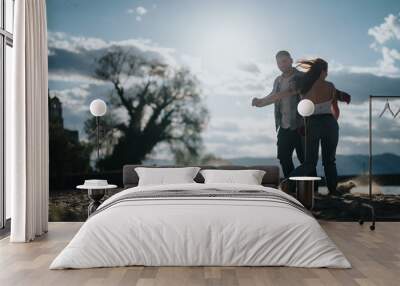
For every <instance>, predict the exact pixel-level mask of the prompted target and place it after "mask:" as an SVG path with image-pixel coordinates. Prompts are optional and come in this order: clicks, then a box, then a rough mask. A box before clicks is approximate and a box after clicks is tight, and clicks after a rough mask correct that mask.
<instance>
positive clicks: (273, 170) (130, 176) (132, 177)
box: [123, 165, 279, 188]
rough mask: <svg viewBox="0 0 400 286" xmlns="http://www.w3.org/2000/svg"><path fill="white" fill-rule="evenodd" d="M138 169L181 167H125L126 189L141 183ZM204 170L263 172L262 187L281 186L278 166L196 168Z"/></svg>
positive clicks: (199, 176)
mask: <svg viewBox="0 0 400 286" xmlns="http://www.w3.org/2000/svg"><path fill="white" fill-rule="evenodd" d="M136 167H151V168H176V167H179V166H149V165H147V166H144V165H125V166H124V168H123V183H124V188H132V187H136V186H137V185H138V182H139V177H138V175H137V173H136V171H135V168H136ZM196 167H200V168H201V169H202V170H204V169H218V170H248V169H253V170H263V171H265V172H266V173H265V175H264V177H263V179H262V185H263V186H266V187H272V188H277V187H278V185H279V167H277V166H266V165H258V166H238V165H228V166H196ZM194 180H195V181H196V182H197V183H204V178H203V176H202V175H201V174H200V173H198V174H197V176H196V178H195V179H194Z"/></svg>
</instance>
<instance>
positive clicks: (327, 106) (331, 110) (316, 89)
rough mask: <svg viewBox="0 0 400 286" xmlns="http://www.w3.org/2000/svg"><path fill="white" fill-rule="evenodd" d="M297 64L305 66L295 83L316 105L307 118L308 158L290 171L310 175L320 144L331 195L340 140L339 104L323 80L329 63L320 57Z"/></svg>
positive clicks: (315, 163) (330, 86) (314, 167)
mask: <svg viewBox="0 0 400 286" xmlns="http://www.w3.org/2000/svg"><path fill="white" fill-rule="evenodd" d="M300 66H302V67H304V68H306V69H308V70H307V72H305V73H304V75H303V76H302V77H300V78H297V79H296V86H297V89H298V90H299V92H300V94H302V95H303V98H307V99H309V100H311V101H312V102H313V103H314V105H315V110H314V113H313V115H311V116H310V117H309V119H308V130H309V132H308V138H307V146H306V150H307V152H306V153H307V158H305V161H304V164H303V165H302V166H300V167H299V168H297V169H295V170H294V171H293V174H292V175H293V176H294V175H313V174H315V169H316V166H317V162H318V151H319V145H320V144H321V154H322V164H323V166H324V172H325V178H326V184H327V187H328V190H329V193H330V194H336V193H337V191H336V187H337V169H336V147H337V144H338V141H339V125H338V123H337V119H338V118H339V114H340V111H339V107H338V104H337V100H336V89H335V86H334V85H333V83H331V82H329V81H326V77H327V75H328V63H327V62H326V61H324V60H323V59H319V58H318V59H316V60H311V61H307V60H305V61H301V62H300Z"/></svg>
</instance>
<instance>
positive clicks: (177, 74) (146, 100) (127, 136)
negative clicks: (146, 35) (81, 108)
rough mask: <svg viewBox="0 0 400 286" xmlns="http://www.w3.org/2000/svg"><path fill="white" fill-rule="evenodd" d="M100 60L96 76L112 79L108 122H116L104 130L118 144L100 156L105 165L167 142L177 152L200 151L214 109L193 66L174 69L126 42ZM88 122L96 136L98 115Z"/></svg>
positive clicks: (137, 157) (136, 157)
mask: <svg viewBox="0 0 400 286" xmlns="http://www.w3.org/2000/svg"><path fill="white" fill-rule="evenodd" d="M96 64H97V66H96V70H95V75H96V77H97V78H98V79H100V80H103V81H106V82H109V83H110V84H111V85H112V92H111V95H110V101H109V104H110V107H111V108H110V109H109V110H110V116H111V118H109V119H108V120H106V121H105V122H104V123H106V125H107V123H108V125H110V124H111V125H112V126H111V127H110V126H105V127H104V131H105V132H104V134H103V137H108V136H113V139H112V140H106V141H105V142H108V147H107V148H108V150H110V145H112V152H111V153H110V152H108V153H109V154H108V155H106V157H105V158H103V159H102V160H100V162H98V163H99V164H98V167H99V168H100V169H107V170H111V169H120V168H121V167H122V165H123V164H127V163H141V162H142V161H143V160H144V159H145V158H146V155H148V154H150V153H151V152H152V151H153V149H154V147H155V146H156V145H157V144H159V143H162V142H163V143H168V145H169V146H170V149H171V152H173V154H179V156H181V155H182V153H184V154H186V156H188V155H189V156H192V157H196V156H197V155H198V151H199V150H200V148H201V146H202V140H201V132H202V130H203V128H204V127H205V124H206V122H207V119H208V111H207V109H206V108H205V106H204V105H203V104H202V99H201V96H200V90H199V88H198V81H197V79H196V77H195V76H194V75H192V74H191V73H190V71H189V70H188V69H185V68H179V69H173V68H171V67H169V66H167V65H165V64H163V63H160V62H157V61H154V60H146V59H144V58H143V57H139V56H137V55H136V54H134V53H133V52H132V51H130V50H127V49H124V48H122V47H113V48H111V49H110V51H108V52H107V53H106V54H105V55H103V56H102V57H101V58H100V59H99V60H97V62H96ZM121 114H125V117H126V118H125V120H121V119H120V117H121ZM85 125H86V128H85V129H86V131H87V133H88V134H89V138H91V137H92V136H93V135H94V134H93V133H92V132H91V130H94V129H93V126H94V121H93V119H89V120H88V122H87V123H86V124H85ZM115 136H117V140H115Z"/></svg>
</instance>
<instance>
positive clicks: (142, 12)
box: [136, 6, 147, 16]
mask: <svg viewBox="0 0 400 286" xmlns="http://www.w3.org/2000/svg"><path fill="white" fill-rule="evenodd" d="M136 13H137V14H138V15H141V16H143V15H146V14H147V10H146V8H144V7H143V6H139V7H137V8H136Z"/></svg>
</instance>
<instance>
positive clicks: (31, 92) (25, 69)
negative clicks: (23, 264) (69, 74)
mask: <svg viewBox="0 0 400 286" xmlns="http://www.w3.org/2000/svg"><path fill="white" fill-rule="evenodd" d="M14 21H15V22H14V23H15V25H14V27H15V34H14V35H15V38H14V49H13V50H14V63H15V65H14V72H13V87H14V88H13V90H14V93H13V94H12V96H11V98H8V99H7V98H6V100H10V102H9V104H8V105H7V106H10V108H9V109H8V110H7V111H6V127H8V131H9V132H8V131H7V135H9V136H10V137H9V138H8V139H7V140H6V152H7V155H6V164H7V167H8V168H10V170H9V172H8V174H9V176H8V177H6V180H9V183H8V184H7V185H8V186H9V187H10V188H11V237H10V241H12V242H27V241H31V240H33V239H34V238H35V237H36V236H40V235H41V234H43V233H44V232H46V231H47V225H48V194H49V186H48V178H49V175H48V152H49V151H48V150H49V148H48V142H49V140H48V100H47V94H48V87H47V86H48V83H47V78H48V74H47V23H46V2H45V0H18V1H15V20H14Z"/></svg>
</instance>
